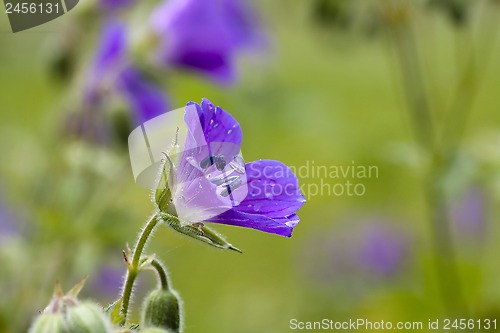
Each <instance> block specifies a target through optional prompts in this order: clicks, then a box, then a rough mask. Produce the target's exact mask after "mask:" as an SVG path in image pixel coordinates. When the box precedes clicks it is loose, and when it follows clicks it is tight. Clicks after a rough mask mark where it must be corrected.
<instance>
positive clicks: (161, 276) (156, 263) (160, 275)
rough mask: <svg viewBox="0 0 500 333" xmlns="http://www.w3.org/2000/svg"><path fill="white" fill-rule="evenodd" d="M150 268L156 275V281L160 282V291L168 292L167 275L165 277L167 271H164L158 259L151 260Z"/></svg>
mask: <svg viewBox="0 0 500 333" xmlns="http://www.w3.org/2000/svg"><path fill="white" fill-rule="evenodd" d="M151 266H152V267H153V268H154V269H155V270H156V272H157V273H158V279H159V280H160V286H161V289H163V290H168V288H169V287H168V275H167V271H166V270H165V267H163V264H162V263H161V262H160V261H159V260H158V259H153V261H151Z"/></svg>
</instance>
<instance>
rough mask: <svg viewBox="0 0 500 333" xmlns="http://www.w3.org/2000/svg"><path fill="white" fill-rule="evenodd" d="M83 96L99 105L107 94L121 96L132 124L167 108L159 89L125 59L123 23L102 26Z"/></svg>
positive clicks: (145, 119)
mask: <svg viewBox="0 0 500 333" xmlns="http://www.w3.org/2000/svg"><path fill="white" fill-rule="evenodd" d="M84 94H85V100H86V102H87V103H88V104H90V105H93V106H99V105H101V104H102V103H103V99H104V98H105V97H108V95H109V94H117V95H119V96H121V97H122V98H124V99H125V100H126V101H127V102H128V103H129V105H130V106H131V110H132V111H133V114H132V117H133V121H134V124H135V125H136V126H138V125H140V124H142V123H144V122H145V121H147V120H149V119H151V118H154V117H156V116H158V115H160V114H163V113H165V112H166V111H168V106H167V101H166V98H165V95H164V93H163V91H162V90H161V89H160V88H159V87H158V86H156V85H155V84H153V83H152V82H151V81H149V80H147V79H146V78H145V76H144V75H143V73H142V72H141V71H140V70H139V69H138V68H136V67H135V66H134V65H133V64H132V63H131V62H130V60H129V59H128V55H127V31H126V27H125V26H124V25H123V24H122V23H120V22H118V21H110V22H108V23H107V24H106V26H105V27H104V30H103V33H102V37H101V40H100V42H99V45H98V48H97V52H96V55H95V57H94V61H93V63H92V66H91V68H90V71H89V74H88V77H87V82H86V86H85V92H84Z"/></svg>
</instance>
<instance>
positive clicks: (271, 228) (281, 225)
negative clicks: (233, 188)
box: [206, 209, 300, 237]
mask: <svg viewBox="0 0 500 333" xmlns="http://www.w3.org/2000/svg"><path fill="white" fill-rule="evenodd" d="M299 221H300V220H299V217H298V216H297V215H295V214H292V215H289V216H287V217H281V218H271V217H268V216H265V215H259V214H249V213H244V212H239V211H237V210H235V209H231V210H228V211H226V212H224V213H222V214H220V215H218V216H215V217H213V218H211V219H210V220H209V221H206V222H214V223H220V224H227V225H232V226H237V227H245V228H252V229H256V230H260V231H263V232H268V233H271V234H277V235H280V236H285V237H291V236H292V232H293V228H294V227H295V226H296V225H297V224H298V223H299Z"/></svg>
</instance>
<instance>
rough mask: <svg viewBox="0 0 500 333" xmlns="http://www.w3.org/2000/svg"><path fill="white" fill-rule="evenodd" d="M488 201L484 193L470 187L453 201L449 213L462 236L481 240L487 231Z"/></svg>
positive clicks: (453, 224) (477, 188)
mask: <svg viewBox="0 0 500 333" xmlns="http://www.w3.org/2000/svg"><path fill="white" fill-rule="evenodd" d="M485 206H486V200H485V195H484V193H483V191H482V190H481V189H480V188H479V187H476V186H473V187H470V188H469V189H468V190H467V191H466V192H465V193H464V194H463V195H462V196H461V197H459V198H458V199H457V200H455V201H453V202H452V203H451V205H450V208H449V212H450V217H451V222H452V226H453V228H454V229H455V231H456V232H458V233H459V234H460V235H462V236H467V237H469V238H475V239H480V238H481V237H482V236H484V234H485V229H486V217H485V212H486V207H485Z"/></svg>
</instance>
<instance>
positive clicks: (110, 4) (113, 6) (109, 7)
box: [99, 0, 134, 13]
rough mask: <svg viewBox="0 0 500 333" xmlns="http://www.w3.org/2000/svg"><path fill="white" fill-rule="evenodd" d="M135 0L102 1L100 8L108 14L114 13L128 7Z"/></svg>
mask: <svg viewBox="0 0 500 333" xmlns="http://www.w3.org/2000/svg"><path fill="white" fill-rule="evenodd" d="M133 2H134V0H100V2H99V6H100V8H101V9H102V10H104V11H105V12H106V13H110V12H114V11H117V10H120V9H123V8H125V7H128V6H129V5H131V4H132V3H133Z"/></svg>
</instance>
